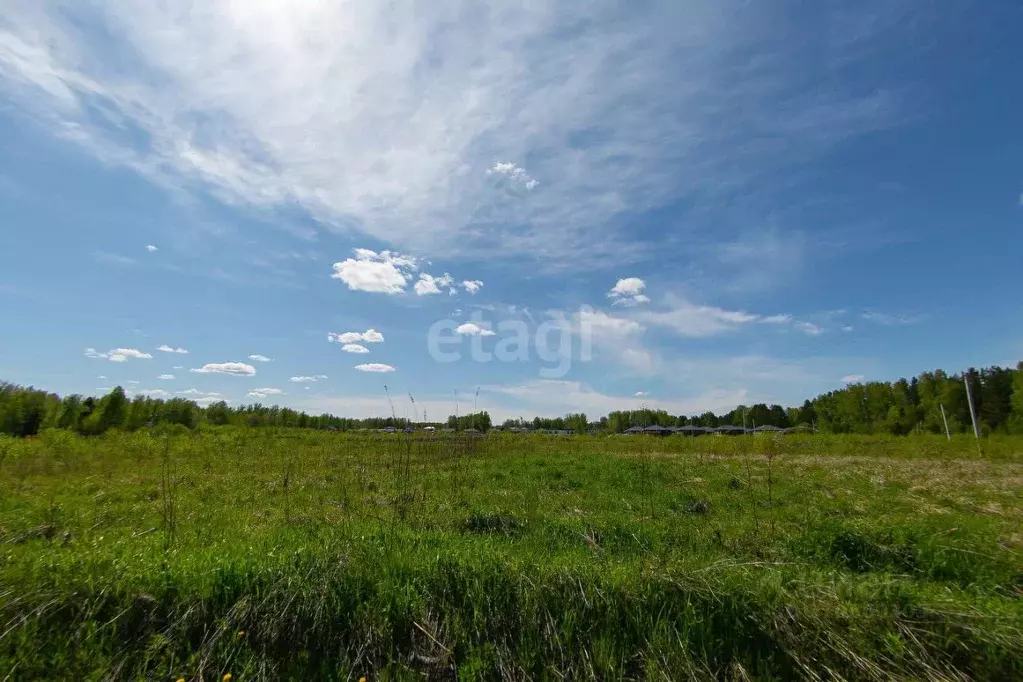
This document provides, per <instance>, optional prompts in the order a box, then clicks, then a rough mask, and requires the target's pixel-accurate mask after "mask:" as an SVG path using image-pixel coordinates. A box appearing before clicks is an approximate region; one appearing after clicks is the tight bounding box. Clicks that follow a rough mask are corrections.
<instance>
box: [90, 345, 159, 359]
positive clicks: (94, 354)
mask: <svg viewBox="0 0 1023 682" xmlns="http://www.w3.org/2000/svg"><path fill="white" fill-rule="evenodd" d="M85 357H87V358H93V359H96V360H109V361H110V362H124V361H126V360H127V359H128V358H135V359H137V360H151V359H152V357H153V356H152V355H150V354H149V353H144V352H142V351H140V350H138V349H137V348H115V349H113V350H110V351H107V352H105V353H101V352H99V351H98V350H96V349H95V348H86V349H85Z"/></svg>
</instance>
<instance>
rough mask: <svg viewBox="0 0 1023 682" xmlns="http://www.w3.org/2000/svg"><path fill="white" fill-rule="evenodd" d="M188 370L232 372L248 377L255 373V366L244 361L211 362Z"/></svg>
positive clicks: (203, 372)
mask: <svg viewBox="0 0 1023 682" xmlns="http://www.w3.org/2000/svg"><path fill="white" fill-rule="evenodd" d="M188 371H189V372H196V373H198V374H233V375H235V376H245V377H250V376H252V375H254V374H255V373H256V368H255V367H253V366H252V365H247V364H245V363H244V362H211V363H207V364H205V365H203V366H202V367H196V368H193V369H190V370H188Z"/></svg>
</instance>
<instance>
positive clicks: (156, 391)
mask: <svg viewBox="0 0 1023 682" xmlns="http://www.w3.org/2000/svg"><path fill="white" fill-rule="evenodd" d="M138 394H139V395H146V396H149V397H150V398H169V397H170V393H168V392H167V391H165V390H163V389H162V388H146V389H140V390H139V391H138Z"/></svg>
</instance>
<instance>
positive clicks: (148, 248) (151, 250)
mask: <svg viewBox="0 0 1023 682" xmlns="http://www.w3.org/2000/svg"><path fill="white" fill-rule="evenodd" d="M159 250H160V249H158V248H156V247H155V246H153V245H152V244H146V251H148V252H149V253H155V252H157V251H159Z"/></svg>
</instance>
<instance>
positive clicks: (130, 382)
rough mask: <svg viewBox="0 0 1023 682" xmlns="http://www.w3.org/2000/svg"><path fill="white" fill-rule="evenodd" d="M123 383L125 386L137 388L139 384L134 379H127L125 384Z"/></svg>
mask: <svg viewBox="0 0 1023 682" xmlns="http://www.w3.org/2000/svg"><path fill="white" fill-rule="evenodd" d="M124 383H126V384H131V385H132V386H138V385H139V384H140V383H141V382H139V381H136V380H135V379H128V380H127V381H126V382H124Z"/></svg>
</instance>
